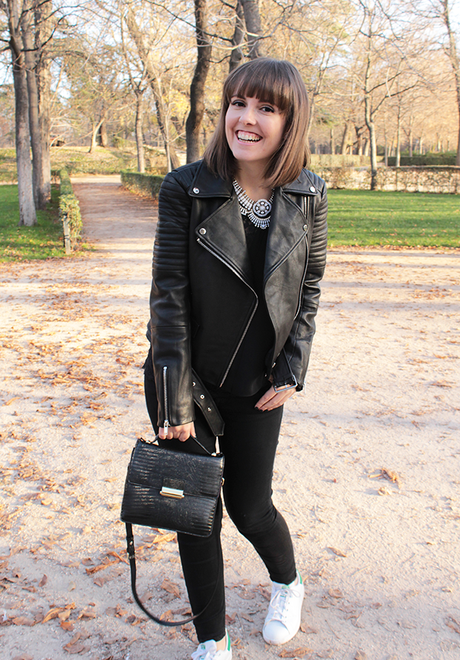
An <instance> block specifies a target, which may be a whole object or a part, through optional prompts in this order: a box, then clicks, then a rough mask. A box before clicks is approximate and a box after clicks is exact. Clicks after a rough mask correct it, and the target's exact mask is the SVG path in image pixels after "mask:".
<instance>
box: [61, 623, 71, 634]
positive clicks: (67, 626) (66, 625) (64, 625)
mask: <svg viewBox="0 0 460 660" xmlns="http://www.w3.org/2000/svg"><path fill="white" fill-rule="evenodd" d="M61 628H63V629H64V630H68V631H69V632H72V630H74V625H73V623H72V622H71V621H61Z"/></svg>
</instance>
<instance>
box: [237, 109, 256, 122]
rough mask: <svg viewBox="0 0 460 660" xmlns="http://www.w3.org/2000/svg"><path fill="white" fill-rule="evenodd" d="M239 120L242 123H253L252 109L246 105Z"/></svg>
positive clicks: (253, 114)
mask: <svg viewBox="0 0 460 660" xmlns="http://www.w3.org/2000/svg"><path fill="white" fill-rule="evenodd" d="M240 120H241V121H242V122H243V123H244V124H254V123H255V113H254V109H253V108H251V107H249V106H246V107H245V108H244V110H243V112H242V113H241V115H240Z"/></svg>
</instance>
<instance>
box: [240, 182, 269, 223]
mask: <svg viewBox="0 0 460 660" xmlns="http://www.w3.org/2000/svg"><path fill="white" fill-rule="evenodd" d="M233 187H234V189H235V192H236V196H237V197H238V203H239V205H240V211H241V215H245V216H247V217H248V219H249V220H250V221H251V222H252V224H253V225H255V226H256V227H259V229H267V227H268V226H269V224H270V217H271V212H272V204H273V198H274V196H275V191H274V190H272V194H271V195H270V199H269V200H266V199H263V198H262V199H259V200H257V202H254V201H253V200H252V199H251V198H250V197H249V195H248V194H247V193H246V192H245V191H244V190H243V188H242V187H241V186H240V184H239V183H238V181H236V180H235V179H233Z"/></svg>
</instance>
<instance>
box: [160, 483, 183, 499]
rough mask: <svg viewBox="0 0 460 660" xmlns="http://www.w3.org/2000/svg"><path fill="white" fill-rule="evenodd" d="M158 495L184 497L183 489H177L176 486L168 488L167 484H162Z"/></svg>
mask: <svg viewBox="0 0 460 660" xmlns="http://www.w3.org/2000/svg"><path fill="white" fill-rule="evenodd" d="M160 495H163V496H164V497H172V498H174V499H175V500H181V499H183V497H184V491H183V490H179V489H178V488H168V487H167V486H163V488H162V489H161V490H160Z"/></svg>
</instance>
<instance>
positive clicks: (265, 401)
mask: <svg viewBox="0 0 460 660" xmlns="http://www.w3.org/2000/svg"><path fill="white" fill-rule="evenodd" d="M295 391H296V389H295V387H293V388H292V389H289V390H283V391H281V392H275V390H274V387H273V385H272V386H271V387H270V389H269V390H267V392H265V394H264V395H263V396H262V397H261V398H260V399H259V400H258V402H257V403H256V408H258V410H262V411H265V410H273V409H274V408H279V407H280V406H282V405H283V404H284V403H285V401H287V400H288V399H289V397H291V396H292V395H293V394H294V392H295Z"/></svg>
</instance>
